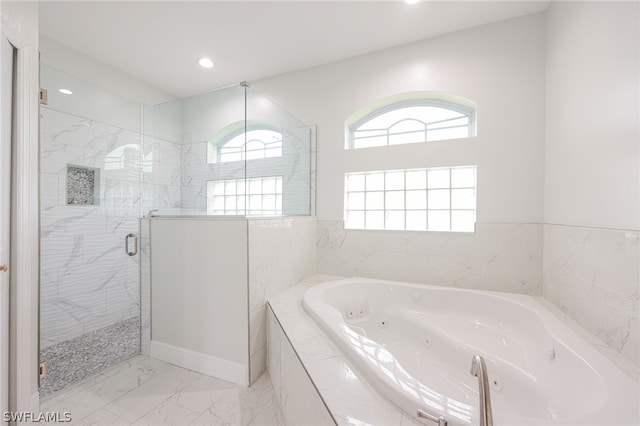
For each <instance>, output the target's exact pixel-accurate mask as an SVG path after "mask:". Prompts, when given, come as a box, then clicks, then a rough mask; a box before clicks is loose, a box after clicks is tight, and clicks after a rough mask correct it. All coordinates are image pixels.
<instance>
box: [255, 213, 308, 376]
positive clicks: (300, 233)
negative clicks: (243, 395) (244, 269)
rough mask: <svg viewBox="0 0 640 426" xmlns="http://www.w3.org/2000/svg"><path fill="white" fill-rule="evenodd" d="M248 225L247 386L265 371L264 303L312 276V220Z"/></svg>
mask: <svg viewBox="0 0 640 426" xmlns="http://www.w3.org/2000/svg"><path fill="white" fill-rule="evenodd" d="M248 221H249V235H248V236H249V246H248V248H249V319H250V321H249V324H250V341H249V352H250V361H249V366H250V373H249V374H250V377H249V379H250V382H251V383H253V382H254V381H255V380H256V379H257V378H258V377H259V376H260V374H262V372H264V371H265V370H266V367H267V356H266V351H267V329H266V302H267V300H269V299H270V298H271V297H273V296H275V295H276V294H279V293H281V292H282V291H284V290H286V289H287V288H289V287H291V286H293V285H295V284H296V283H298V282H300V281H301V280H303V279H304V278H306V277H308V276H310V275H312V274H313V273H314V272H315V267H316V246H315V240H316V219H315V218H313V217H282V218H264V219H258V218H251V219H249V220H248Z"/></svg>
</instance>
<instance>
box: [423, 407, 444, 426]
mask: <svg viewBox="0 0 640 426" xmlns="http://www.w3.org/2000/svg"><path fill="white" fill-rule="evenodd" d="M418 417H419V418H421V419H427V420H430V421H432V422H434V423H435V424H437V425H438V426H447V419H445V418H444V417H443V416H439V417H436V416H434V415H432V414H429V413H427V412H426V411H422V410H420V409H418Z"/></svg>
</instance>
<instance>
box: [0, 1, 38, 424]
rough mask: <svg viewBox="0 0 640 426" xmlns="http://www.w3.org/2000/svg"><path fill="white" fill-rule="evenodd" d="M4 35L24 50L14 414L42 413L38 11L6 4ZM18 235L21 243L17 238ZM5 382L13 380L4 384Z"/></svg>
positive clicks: (15, 231)
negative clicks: (37, 368)
mask: <svg viewBox="0 0 640 426" xmlns="http://www.w3.org/2000/svg"><path fill="white" fill-rule="evenodd" d="M0 14H1V15H2V32H3V33H5V35H7V36H8V39H9V41H10V42H11V43H12V44H14V46H15V47H16V48H18V55H17V64H16V67H15V69H16V73H15V74H14V75H15V77H16V79H17V85H16V86H17V87H16V94H15V99H16V102H15V105H14V107H15V109H16V111H17V114H16V118H15V122H16V128H15V138H16V143H15V144H14V146H13V148H14V154H13V155H14V161H13V165H14V166H15V168H14V171H13V177H14V179H13V182H12V185H13V186H14V187H15V188H14V189H15V191H13V192H14V193H13V194H12V200H11V203H12V206H11V208H12V217H11V221H12V223H11V227H12V247H11V257H12V260H11V267H12V271H11V286H12V288H14V290H15V291H11V306H12V308H13V309H12V311H11V312H10V315H11V336H10V339H11V340H10V344H9V347H10V357H11V358H12V359H13V361H12V364H13V365H12V366H11V368H10V376H11V377H10V380H9V385H10V387H9V408H10V409H11V410H12V411H14V412H15V411H32V412H37V411H38V405H39V399H38V377H37V372H36V368H35V366H36V365H37V363H38V315H37V312H38V261H37V258H38V249H39V246H38V5H37V3H35V2H8V1H2V2H0ZM16 235H18V236H19V238H16ZM2 380H7V379H6V378H2Z"/></svg>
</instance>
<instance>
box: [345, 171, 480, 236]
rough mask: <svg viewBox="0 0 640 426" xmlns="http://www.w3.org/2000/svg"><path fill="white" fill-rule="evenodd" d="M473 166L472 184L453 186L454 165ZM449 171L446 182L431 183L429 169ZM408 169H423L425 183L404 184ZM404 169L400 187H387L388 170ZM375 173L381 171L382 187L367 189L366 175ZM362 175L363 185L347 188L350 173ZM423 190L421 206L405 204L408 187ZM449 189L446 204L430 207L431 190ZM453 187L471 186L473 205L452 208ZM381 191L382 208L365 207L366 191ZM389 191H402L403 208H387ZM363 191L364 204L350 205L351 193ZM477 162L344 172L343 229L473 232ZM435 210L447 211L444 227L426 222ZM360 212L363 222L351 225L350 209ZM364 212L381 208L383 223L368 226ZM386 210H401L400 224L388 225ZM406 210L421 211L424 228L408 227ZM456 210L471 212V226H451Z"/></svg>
mask: <svg viewBox="0 0 640 426" xmlns="http://www.w3.org/2000/svg"><path fill="white" fill-rule="evenodd" d="M469 168H472V169H473V185H468V186H454V185H453V183H452V171H453V170H457V169H469ZM445 170H446V171H448V173H449V176H448V186H437V187H436V186H431V187H430V183H429V177H428V176H429V172H436V171H440V172H442V171H445ZM411 172H425V186H424V189H422V188H415V189H412V188H410V187H409V185H408V184H407V182H408V181H407V178H406V176H407V173H411ZM399 173H404V175H403V179H404V181H403V186H402V189H397V188H389V186H388V185H387V174H396V176H397V174H399ZM376 174H384V181H383V186H382V188H380V187H378V188H375V189H371V190H369V189H368V188H367V184H366V181H367V178H366V176H368V175H376ZM356 175H363V176H364V180H365V186H364V187H363V189H362V190H350V187H349V178H350V176H356ZM422 190H424V193H425V199H424V208H407V204H408V203H407V192H410V191H422ZM444 190H448V191H449V194H448V208H446V209H445V208H438V209H436V208H429V207H430V206H429V195H430V191H444ZM456 190H467V191H468V190H473V208H453V203H454V197H453V192H454V191H456ZM380 192H381V193H382V197H383V199H382V208H373V209H372V208H367V198H368V196H367V194H371V193H380ZM390 192H394V193H399V192H402V193H403V194H402V195H403V205H402V208H388V204H387V196H388V195H387V194H388V193H390ZM359 194H362V197H363V203H364V204H363V207H362V208H361V209H360V208H350V200H349V198H350V196H356V195H359ZM476 196H477V166H475V165H466V166H452V167H433V168H420V169H398V170H379V171H366V172H350V173H345V187H344V227H345V229H361V230H396V231H436V232H464V233H473V232H475V224H476V212H477V197H476ZM436 211H441V212H442V211H446V212H448V214H449V226H448V229H444V228H435V227H430V226H429V213H430V212H436ZM359 212H362V213H363V226H353V224H352V222H351V221H350V219H349V214H350V213H359ZM367 212H370V213H371V212H381V213H382V217H383V223H384V225H383V226H382V227H379V226H368V224H367V216H368V215H367ZM389 212H396V213H397V212H402V213H403V214H404V219H403V224H404V225H403V227H390V226H389V227H388V226H387V221H388V217H389V215H388V213H389ZM408 212H424V216H425V222H424V227H423V228H417V227H416V228H411V227H409V228H408V227H407V217H408V215H407V213H408ZM455 212H472V214H473V226H471V227H468V228H458V227H454V226H453V225H454V220H453V219H454V213H455Z"/></svg>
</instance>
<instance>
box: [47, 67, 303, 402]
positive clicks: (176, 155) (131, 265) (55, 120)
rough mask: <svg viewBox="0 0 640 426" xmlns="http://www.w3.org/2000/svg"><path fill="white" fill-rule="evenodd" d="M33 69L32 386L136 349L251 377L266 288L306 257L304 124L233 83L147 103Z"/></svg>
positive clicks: (60, 383) (262, 364)
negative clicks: (37, 161) (36, 363)
mask: <svg viewBox="0 0 640 426" xmlns="http://www.w3.org/2000/svg"><path fill="white" fill-rule="evenodd" d="M41 80H42V87H43V88H45V89H47V90H48V104H47V105H42V106H41V122H40V128H41V137H40V142H41V195H40V198H41V267H40V269H41V286H40V345H41V347H40V361H41V363H45V364H46V375H45V376H44V377H43V378H42V379H41V392H40V393H41V396H45V397H46V396H47V395H50V394H52V393H53V392H55V391H58V390H60V389H63V388H64V387H65V386H67V385H68V384H70V383H73V382H75V381H78V380H81V379H83V378H85V377H89V376H91V375H93V374H96V373H98V372H100V371H101V370H103V369H105V368H107V367H109V366H111V365H113V364H115V363H117V362H119V361H122V360H124V359H127V358H129V357H131V356H133V355H135V354H137V353H140V352H142V353H144V354H150V355H151V356H155V357H158V358H160V359H164V360H165V361H169V362H173V363H175V364H180V360H179V359H177V358H176V356H178V358H180V357H181V356H182V357H183V356H184V354H185V353H189V354H191V355H193V354H200V355H201V356H202V357H204V358H203V359H205V360H206V361H207V362H209V361H211V360H212V359H219V360H222V361H223V364H224V362H231V361H229V359H230V358H233V359H234V360H235V361H233V362H236V361H237V362H236V364H237V365H238V366H242V367H241V368H240V370H242V372H241V374H242V375H243V378H242V380H236V381H237V382H241V383H246V384H249V383H251V382H253V381H255V379H256V378H257V376H258V375H259V374H260V373H261V372H262V371H264V369H265V368H266V360H265V357H266V330H265V326H264V322H265V321H264V314H265V301H266V300H267V299H268V298H269V297H270V295H272V294H275V293H277V292H279V291H281V290H282V289H283V288H286V287H287V286H289V285H293V284H295V282H297V280H299V279H302V278H304V276H306V275H309V274H310V273H312V272H313V268H314V266H315V263H314V262H315V260H314V259H315V253H314V250H315V249H314V246H315V222H313V220H312V219H311V218H310V216H312V215H313V212H314V209H315V206H314V198H315V197H314V196H313V193H314V190H313V181H314V174H315V169H314V167H315V157H314V148H313V147H314V141H315V139H314V138H315V132H314V128H312V127H309V126H305V125H303V124H302V123H301V122H300V121H299V120H297V119H295V118H294V117H293V116H292V115H291V114H289V113H288V112H287V111H285V110H284V109H282V108H280V107H279V106H277V105H275V104H274V103H273V102H272V101H271V100H269V99H268V98H266V97H265V96H263V95H261V94H260V93H259V92H257V91H256V90H255V89H253V88H251V87H250V86H249V85H246V84H240V85H236V86H233V87H229V88H225V89H221V90H217V91H213V92H209V93H206V94H203V95H199V96H194V97H192V98H188V99H181V100H177V101H174V102H170V103H166V104H162V105H157V106H155V107H146V106H144V105H142V104H141V103H140V102H136V101H132V100H128V99H125V98H123V97H122V96H118V95H116V94H114V93H111V92H109V91H107V90H103V89H101V88H98V87H95V86H93V85H91V84H88V83H86V82H84V81H82V80H80V79H78V78H76V77H73V76H70V75H68V74H65V73H63V72H60V71H58V70H55V69H53V68H50V67H47V66H42V68H41ZM69 92H71V93H69ZM143 123H144V127H143ZM172 226H173V228H172ZM172 229H173V230H174V231H175V230H178V233H177V234H171V230H172ZM187 229H190V230H191V231H190V232H191V233H190V234H189V233H184V231H185V230H187ZM198 242H200V243H201V245H200V246H198V244H200V243H198ZM232 242H240V244H239V245H237V247H236V249H237V250H236V251H235V252H233V253H235V254H234V256H233V258H232V259H231V260H230V261H229V262H227V261H224V260H223V259H224V258H225V256H230V255H231V254H232V251H231V250H230V246H231V245H232ZM196 243H198V244H196ZM181 244H182V245H181ZM178 247H184V250H183V251H182V252H181V253H176V252H175V250H174V249H176V248H178ZM198 247H199V248H200V250H199V251H198V250H196V249H197V248H198ZM292 247H293V248H292ZM301 247H302V249H301ZM189 250H193V251H192V252H191V254H189ZM203 253H204V255H203ZM212 256H213V257H212ZM198 259H201V261H199V260H198ZM180 262H182V263H183V264H180ZM214 266H215V268H214ZM188 268H190V269H191V272H189V270H188ZM194 271H195V272H194ZM225 276H226V277H233V279H230V280H225V279H222V277H225ZM212 306H216V307H217V309H212ZM225 309H226V310H227V311H225ZM225 312H227V314H228V315H227V314H225ZM198 313H201V314H202V315H201V316H198V315H197V314H198ZM210 314H211V315H213V316H211V315H210ZM216 315H217V316H216ZM231 318H235V320H231ZM216 324H217V325H216ZM203 327H204V328H206V329H207V330H208V331H207V332H204V331H202V328H203ZM229 327H231V328H232V329H233V330H234V331H233V332H231V333H228V332H227V329H228V328H229ZM234 327H235V328H234ZM239 336H240V337H239ZM181 339H182V340H181ZM184 339H186V340H184ZM189 339H191V340H189ZM234 345H235V346H234ZM167 348H169V349H171V350H174V352H171V351H170V350H169V349H167ZM163 351H164V352H163ZM175 351H178V353H176V352H175ZM180 351H182V352H180ZM176 354H177V355H176ZM194 356H195V355H194ZM236 364H234V365H236ZM207 365H209V367H211V365H210V363H209V364H207ZM225 365H226V364H225ZM187 367H189V368H192V369H195V370H198V368H196V367H195V366H194V365H187ZM211 368H213V367H211ZM211 368H209V369H208V370H207V369H206V368H205V369H200V371H202V372H204V373H207V374H213V375H215V374H216V370H215V368H213V369H211Z"/></svg>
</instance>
